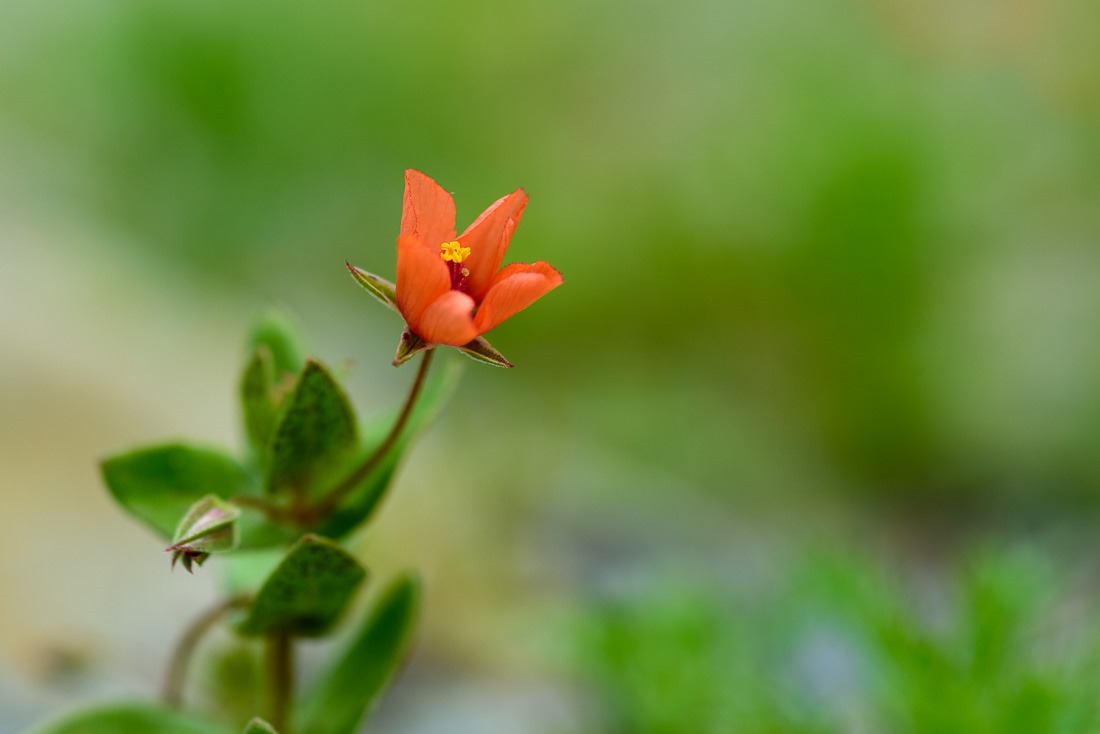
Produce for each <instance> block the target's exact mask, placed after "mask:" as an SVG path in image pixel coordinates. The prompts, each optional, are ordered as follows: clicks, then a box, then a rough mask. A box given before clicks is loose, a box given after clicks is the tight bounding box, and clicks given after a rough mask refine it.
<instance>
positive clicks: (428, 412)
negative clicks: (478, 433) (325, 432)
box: [316, 359, 465, 538]
mask: <svg viewBox="0 0 1100 734" xmlns="http://www.w3.org/2000/svg"><path fill="white" fill-rule="evenodd" d="M464 366H465V364H464V363H463V362H462V361H461V360H458V359H451V360H449V361H447V362H445V363H443V364H442V365H441V368H440V369H437V370H436V371H435V372H434V373H431V374H429V375H428V379H427V383H426V384H425V385H424V390H423V392H422V393H421V394H420V399H419V401H417V404H416V406H415V407H414V408H413V412H412V415H411V416H409V421H408V423H406V424H405V429H404V430H403V431H402V432H401V435H400V436H399V437H398V439H397V441H395V442H394V444H393V446H392V447H390V450H389V451H388V452H387V453H386V455H385V456H384V457H383V458H382V461H380V462H379V464H378V466H377V467H376V468H375V470H374V471H373V472H371V473H370V474H368V475H367V476H366V477H365V478H364V479H363V481H361V482H360V483H359V484H358V485H357V486H356V487H355V489H353V490H352V491H351V492H350V493H349V494H348V496H347V497H345V498H344V501H343V502H341V503H340V505H339V506H338V507H337V508H336V509H335V510H334V511H333V512H331V513H330V514H329V515H328V517H326V518H325V520H324V521H323V523H322V524H321V525H319V526H318V527H317V528H316V530H317V532H319V533H321V534H322V535H327V536H329V537H333V538H340V537H343V536H344V535H346V534H347V533H349V532H351V531H352V530H354V529H355V528H356V527H358V526H359V525H361V524H362V523H364V522H366V521H367V520H368V519H369V518H370V516H371V514H372V513H373V512H374V511H375V509H377V507H378V504H379V502H380V501H381V500H382V498H383V497H384V496H385V493H386V489H387V488H388V487H389V485H390V482H391V481H392V479H393V475H394V472H395V471H396V470H397V466H398V464H399V462H400V460H401V457H402V456H403V455H404V453H405V450H406V449H408V447H409V445H410V443H411V442H412V440H413V439H414V438H415V437H416V435H417V434H418V433H419V432H420V431H421V430H423V429H424V428H425V427H427V426H428V425H429V424H430V423H431V422H432V421H433V420H435V418H436V416H438V415H439V413H440V411H441V410H442V409H443V406H444V405H446V403H447V400H448V399H449V398H450V397H451V395H452V394H454V391H455V388H456V387H457V386H458V381H459V377H460V376H461V374H462V369H463V367H464ZM397 413H398V411H397V409H395V410H393V411H391V412H389V413H386V414H384V415H382V416H380V417H379V418H376V419H375V420H373V421H372V422H371V423H370V424H369V425H368V426H367V427H365V428H364V430H363V433H364V434H365V436H366V437H367V438H366V440H364V442H363V443H364V446H363V449H362V451H361V455H360V461H362V460H364V459H365V458H366V457H367V456H369V455H370V454H372V453H374V450H375V448H376V447H377V446H379V445H380V444H381V443H382V441H383V440H384V438H385V436H386V434H387V433H389V430H390V427H391V426H392V425H393V422H394V421H395V420H396V419H397Z"/></svg>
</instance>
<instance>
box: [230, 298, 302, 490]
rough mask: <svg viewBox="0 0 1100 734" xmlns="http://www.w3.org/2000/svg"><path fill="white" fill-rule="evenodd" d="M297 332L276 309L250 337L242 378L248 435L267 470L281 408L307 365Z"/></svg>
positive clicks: (254, 326)
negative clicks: (274, 430)
mask: <svg viewBox="0 0 1100 734" xmlns="http://www.w3.org/2000/svg"><path fill="white" fill-rule="evenodd" d="M298 341H299V340H298V337H297V334H296V330H295V329H294V328H293V326H292V325H291V323H290V319H289V318H288V317H287V316H286V315H285V314H283V313H281V312H280V311H277V310H271V311H268V312H267V313H265V314H263V315H262V316H261V317H260V318H259V319H257V321H256V323H255V324H253V327H252V332H251V334H250V335H249V347H250V357H249V360H248V364H247V365H246V366H245V370H244V373H243V374H242V375H241V386H240V394H241V407H242V416H243V420H244V428H245V435H246V436H247V437H248V442H249V446H250V447H251V449H252V453H253V455H254V456H255V457H256V460H257V463H258V464H259V465H260V467H261V468H264V467H266V465H267V459H268V447H269V444H270V442H271V433H272V430H273V429H274V427H275V421H276V418H277V417H278V414H279V407H280V406H281V405H282V403H283V400H284V399H285V398H286V395H287V393H288V392H289V391H290V388H291V387H292V386H293V384H294V376H295V375H297V374H298V373H299V372H301V371H302V367H303V365H304V362H303V359H302V356H301V355H302V350H301V347H300V346H299V344H298Z"/></svg>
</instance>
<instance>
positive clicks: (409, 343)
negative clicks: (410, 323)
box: [393, 327, 435, 367]
mask: <svg viewBox="0 0 1100 734" xmlns="http://www.w3.org/2000/svg"><path fill="white" fill-rule="evenodd" d="M429 349H435V345H434V344H429V343H428V342H426V341H424V340H423V339H421V338H420V337H418V336H417V335H416V334H414V333H412V332H411V331H409V328H408V327H405V330H404V331H402V332H401V341H399V342H398V343H397V354H395V355H394V357H393V366H394V367H400V366H401V365H403V364H405V363H406V362H408V361H409V360H410V359H412V358H413V357H415V356H416V355H418V354H420V353H421V352H426V351H428V350H429Z"/></svg>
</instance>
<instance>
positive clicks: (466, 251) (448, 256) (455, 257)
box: [439, 240, 470, 263]
mask: <svg viewBox="0 0 1100 734" xmlns="http://www.w3.org/2000/svg"><path fill="white" fill-rule="evenodd" d="M439 256H440V257H441V258H443V259H444V260H446V261H447V262H451V263H460V262H462V261H463V260H465V259H466V258H468V257H469V256H470V248H469V247H463V246H462V245H461V244H460V243H459V242H458V241H457V240H456V241H454V242H444V243H443V244H441V245H440V246H439Z"/></svg>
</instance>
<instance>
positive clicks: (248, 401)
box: [241, 344, 279, 467]
mask: <svg viewBox="0 0 1100 734" xmlns="http://www.w3.org/2000/svg"><path fill="white" fill-rule="evenodd" d="M275 386H276V380H275V360H274V358H273V357H272V355H271V349H270V348H269V347H268V346H267V345H264V344H261V345H260V346H258V347H256V350H255V351H254V352H253V353H252V358H251V359H249V360H248V364H247V365H246V366H245V368H244V374H242V375H241V415H242V419H243V420H244V431H245V435H246V436H247V437H248V444H249V447H250V448H251V449H252V454H253V456H255V458H256V463H257V464H259V465H260V466H261V467H264V466H266V465H267V458H268V445H269V443H270V441H271V431H272V429H274V427H275V418H276V416H277V415H278V411H279V399H278V396H277V394H276V389H275Z"/></svg>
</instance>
